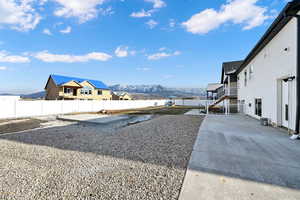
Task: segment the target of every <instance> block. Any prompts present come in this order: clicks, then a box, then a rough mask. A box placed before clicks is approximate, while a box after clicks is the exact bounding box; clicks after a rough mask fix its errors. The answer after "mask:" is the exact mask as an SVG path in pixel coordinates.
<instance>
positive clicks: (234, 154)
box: [179, 115, 300, 200]
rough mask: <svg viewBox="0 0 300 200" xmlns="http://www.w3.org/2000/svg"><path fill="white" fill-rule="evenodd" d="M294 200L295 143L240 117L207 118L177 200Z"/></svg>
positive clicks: (298, 166)
mask: <svg viewBox="0 0 300 200" xmlns="http://www.w3.org/2000/svg"><path fill="white" fill-rule="evenodd" d="M221 199H224V200H254V199H255V200H258V199H262V200H279V199H280V200H299V199H300V141H299V140H298V141H292V140H289V138H288V135H287V134H286V133H285V132H281V131H280V130H278V129H275V128H271V127H263V126H261V125H260V124H259V122H258V121H257V120H253V119H251V118H248V117H245V116H240V115H230V116H218V115H214V116H207V117H206V119H205V120H204V122H203V123H202V126H201V128H200V130H199V135H198V138H197V140H196V143H195V146H194V150H193V153H192V155H191V160H190V162H189V166H188V170H187V173H186V176H185V179H184V183H183V187H182V190H181V194H180V197H179V200H221Z"/></svg>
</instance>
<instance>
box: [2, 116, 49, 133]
mask: <svg viewBox="0 0 300 200" xmlns="http://www.w3.org/2000/svg"><path fill="white" fill-rule="evenodd" d="M43 122H45V121H42V120H38V119H23V120H19V121H18V120H13V121H11V122H10V120H1V121H0V123H2V124H0V134H3V133H12V132H18V131H25V130H30V129H34V128H38V127H41V123H43Z"/></svg>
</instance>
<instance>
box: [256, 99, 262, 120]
mask: <svg viewBox="0 0 300 200" xmlns="http://www.w3.org/2000/svg"><path fill="white" fill-rule="evenodd" d="M255 115H257V116H259V117H261V115H262V101H261V99H255Z"/></svg>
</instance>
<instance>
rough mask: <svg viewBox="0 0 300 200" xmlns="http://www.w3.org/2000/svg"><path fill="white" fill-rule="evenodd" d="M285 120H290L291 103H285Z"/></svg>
mask: <svg viewBox="0 0 300 200" xmlns="http://www.w3.org/2000/svg"><path fill="white" fill-rule="evenodd" d="M285 121H289V105H288V104H285Z"/></svg>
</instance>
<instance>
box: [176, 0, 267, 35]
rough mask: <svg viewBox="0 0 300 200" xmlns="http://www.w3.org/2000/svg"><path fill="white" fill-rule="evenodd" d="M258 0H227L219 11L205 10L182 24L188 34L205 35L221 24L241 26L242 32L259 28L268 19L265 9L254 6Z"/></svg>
mask: <svg viewBox="0 0 300 200" xmlns="http://www.w3.org/2000/svg"><path fill="white" fill-rule="evenodd" d="M257 1H258V0H228V3H227V4H224V5H222V6H221V8H220V10H219V11H216V10H214V9H206V10H203V11H202V12H200V13H198V14H195V15H194V16H192V17H191V18H190V19H189V20H188V21H186V22H184V23H182V25H183V26H184V27H185V28H186V30H187V31H188V32H191V33H193V34H206V33H208V32H210V31H212V30H214V29H216V28H218V27H220V26H221V25H222V24H225V23H228V22H232V23H233V24H243V25H244V27H243V29H244V30H247V29H252V28H254V27H256V26H260V25H262V24H263V23H264V21H265V20H267V19H268V18H270V17H269V16H267V15H266V11H267V9H266V8H264V7H260V6H258V5H256V3H257Z"/></svg>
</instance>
